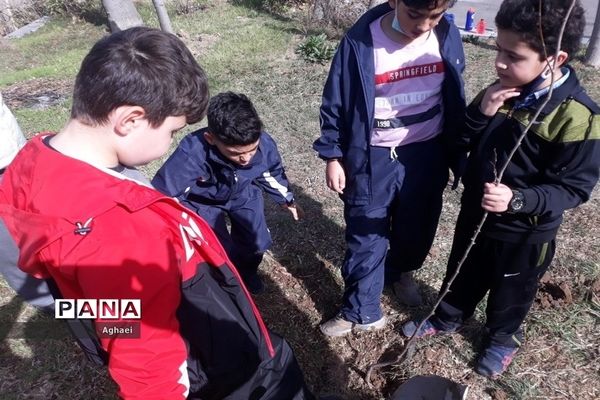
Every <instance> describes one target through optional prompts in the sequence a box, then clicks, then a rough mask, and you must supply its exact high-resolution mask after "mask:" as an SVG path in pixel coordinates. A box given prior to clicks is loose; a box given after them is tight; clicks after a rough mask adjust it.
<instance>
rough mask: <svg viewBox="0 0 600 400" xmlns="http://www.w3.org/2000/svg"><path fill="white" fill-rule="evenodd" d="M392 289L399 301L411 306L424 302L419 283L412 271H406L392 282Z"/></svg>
mask: <svg viewBox="0 0 600 400" xmlns="http://www.w3.org/2000/svg"><path fill="white" fill-rule="evenodd" d="M392 290H393V291H394V295H395V296H396V298H397V299H398V301H399V302H400V303H402V304H404V305H407V306H409V307H416V306H420V305H421V304H423V297H421V293H419V285H417V282H415V280H414V278H413V273H412V272H404V273H402V274H401V275H400V279H399V280H397V281H396V282H394V283H393V284H392Z"/></svg>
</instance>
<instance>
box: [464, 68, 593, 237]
mask: <svg viewBox="0 0 600 400" xmlns="http://www.w3.org/2000/svg"><path fill="white" fill-rule="evenodd" d="M484 93H485V90H483V91H482V92H481V93H480V94H479V95H478V96H477V97H476V98H475V100H473V102H472V103H471V105H469V107H468V109H467V114H466V115H467V121H466V122H467V124H466V125H465V129H464V130H463V132H462V137H461V142H460V145H461V146H465V147H466V148H467V149H468V150H470V151H471V153H470V155H469V160H468V164H467V168H466V171H465V174H464V176H463V183H464V186H465V191H464V192H463V197H462V206H461V217H462V218H469V219H470V220H472V221H475V220H477V221H479V220H480V219H481V216H482V215H483V209H482V208H481V198H482V196H483V184H484V183H485V182H493V181H494V179H495V172H494V164H495V165H496V168H495V169H496V170H497V169H499V168H500V166H501V165H503V164H504V163H505V162H506V159H507V158H508V156H509V154H510V151H511V150H512V148H513V147H514V146H515V143H517V140H518V139H519V137H520V136H521V135H522V132H523V131H524V129H525V127H526V126H527V125H528V124H529V122H530V121H531V118H532V116H533V115H534V114H535V112H536V110H537V109H538V108H539V107H540V106H541V103H543V101H544V100H545V98H546V97H547V96H543V97H541V98H540V99H538V100H537V101H536V102H534V103H532V104H530V105H528V106H526V107H523V108H518V109H516V108H515V107H514V102H507V103H506V104H504V105H503V106H502V107H501V108H500V109H499V110H498V112H497V113H496V115H495V116H494V117H492V118H489V117H486V116H485V115H483V114H482V113H481V111H479V104H480V102H481V99H482V97H483V94H484ZM538 121H539V122H538V123H536V124H533V125H532V127H531V129H530V131H529V132H528V133H527V135H526V136H525V138H524V139H523V141H522V142H521V144H520V146H519V148H518V150H517V152H516V153H515V154H514V156H513V158H512V159H511V161H510V163H509V164H508V167H507V169H506V171H505V173H504V176H503V178H502V183H504V184H505V185H506V186H508V187H510V188H511V189H513V190H514V189H517V190H519V191H520V192H522V193H523V195H524V197H525V205H524V207H523V208H522V209H521V210H520V211H519V212H518V213H514V214H511V213H500V214H494V213H492V214H489V216H488V218H487V220H486V224H485V225H484V227H483V230H482V233H483V234H484V235H486V236H489V237H492V238H496V239H500V240H505V241H508V242H513V243H520V242H528V243H544V242H548V241H550V240H552V239H554V237H555V236H556V232H557V230H558V227H559V226H560V223H561V222H562V216H563V212H564V211H565V210H567V209H570V208H575V207H576V206H578V205H579V204H581V203H583V202H585V201H587V200H588V199H589V198H590V195H591V193H592V190H593V189H594V186H595V185H596V183H597V182H598V176H599V173H600V108H599V107H598V105H596V103H594V102H593V101H592V100H591V99H590V98H589V97H588V95H587V94H586V93H585V91H584V89H583V87H581V85H580V84H579V81H578V80H577V77H576V75H575V71H574V70H573V69H571V70H570V75H569V78H568V79H567V80H566V81H565V82H564V83H563V84H562V85H560V86H559V87H557V88H555V89H554V91H553V93H552V98H551V100H550V101H549V102H548V104H547V105H546V106H545V107H544V109H543V110H542V112H541V113H540V116H539V117H538ZM494 160H496V162H495V163H494Z"/></svg>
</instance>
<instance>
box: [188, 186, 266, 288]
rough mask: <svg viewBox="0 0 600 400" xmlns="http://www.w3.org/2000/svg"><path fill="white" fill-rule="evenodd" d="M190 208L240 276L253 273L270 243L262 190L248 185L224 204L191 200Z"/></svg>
mask: <svg viewBox="0 0 600 400" xmlns="http://www.w3.org/2000/svg"><path fill="white" fill-rule="evenodd" d="M193 209H195V210H197V212H198V214H199V215H200V216H201V217H202V218H204V220H206V222H207V223H208V224H209V225H210V226H211V227H212V228H213V231H214V232H215V234H216V235H217V237H218V238H219V241H220V242H221V244H222V245H223V248H225V251H226V252H227V255H228V256H229V258H230V259H231V261H232V262H233V265H235V266H236V268H237V269H238V271H239V272H240V274H241V275H242V277H244V278H246V277H248V276H251V275H253V274H256V271H257V270H258V266H259V264H260V262H261V261H262V258H263V254H264V252H265V251H267V250H268V249H269V248H270V247H271V244H272V239H271V233H270V232H269V229H268V228H267V221H266V219H265V211H264V200H263V194H262V191H261V190H260V189H259V188H258V187H256V186H254V185H248V186H247V187H246V188H245V189H244V191H243V192H241V193H238V194H236V196H235V197H233V198H231V199H230V200H229V201H227V203H225V204H200V203H194V204H193ZM227 219H229V222H230V224H231V231H230V230H229V229H227Z"/></svg>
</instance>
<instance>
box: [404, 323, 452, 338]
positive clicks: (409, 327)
mask: <svg viewBox="0 0 600 400" xmlns="http://www.w3.org/2000/svg"><path fill="white" fill-rule="evenodd" d="M419 324H420V322H418V321H408V322H407V323H405V324H404V325H402V334H403V335H404V336H406V337H412V336H413V334H414V335H415V336H416V337H417V338H424V337H428V336H435V335H437V334H439V333H450V332H453V331H444V330H441V329H438V328H436V327H435V326H433V324H432V323H431V322H430V321H429V320H426V321H425V323H424V324H423V326H422V327H421V329H419V332H417V333H416V334H415V331H416V330H417V327H418V326H419Z"/></svg>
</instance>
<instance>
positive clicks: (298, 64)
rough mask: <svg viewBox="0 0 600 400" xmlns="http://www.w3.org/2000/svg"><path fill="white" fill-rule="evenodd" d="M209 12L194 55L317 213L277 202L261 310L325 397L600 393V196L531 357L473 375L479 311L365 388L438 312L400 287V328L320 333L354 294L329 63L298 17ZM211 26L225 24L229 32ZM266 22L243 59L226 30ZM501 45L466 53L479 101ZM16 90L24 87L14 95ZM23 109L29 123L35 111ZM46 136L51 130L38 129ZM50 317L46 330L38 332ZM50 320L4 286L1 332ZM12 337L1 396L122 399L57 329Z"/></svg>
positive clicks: (597, 84) (434, 261) (535, 335)
mask: <svg viewBox="0 0 600 400" xmlns="http://www.w3.org/2000/svg"><path fill="white" fill-rule="evenodd" d="M203 13H205V14H202V15H200V16H196V17H195V18H198V21H201V22H202V23H201V22H197V21H196V20H189V19H188V20H186V21H185V22H184V21H181V22H180V24H181V26H185V35H184V39H185V40H186V41H188V42H191V41H195V42H194V43H191V44H192V46H191V47H192V48H193V50H194V51H195V52H196V54H198V56H199V59H200V62H201V63H202V64H203V65H205V67H206V68H207V72H208V74H209V76H210V77H211V90H212V92H213V93H216V92H218V91H222V90H235V91H242V92H245V93H247V94H248V95H249V96H250V97H251V98H252V100H253V101H254V103H255V105H256V107H257V109H258V111H259V113H260V114H261V116H262V118H263V120H264V122H265V125H266V127H267V130H268V131H269V132H271V133H272V135H273V136H274V137H275V138H276V140H277V141H278V145H279V148H280V151H281V153H282V155H283V158H284V161H285V164H286V166H287V172H288V176H289V178H290V180H291V181H292V182H293V185H294V190H295V193H296V195H297V198H298V202H299V203H300V204H301V205H302V206H303V207H304V209H305V210H306V212H307V218H306V219H305V220H304V221H301V222H300V223H293V221H291V219H289V216H288V215H287V214H285V213H283V212H281V211H280V210H279V209H278V208H276V207H275V206H274V205H272V204H270V203H269V201H267V217H268V220H269V226H270V227H271V231H272V234H273V237H274V242H275V244H274V246H273V248H272V250H271V251H270V252H269V253H268V255H267V257H266V258H265V262H264V263H263V266H262V267H261V271H262V276H263V277H264V279H265V281H266V283H267V292H266V293H265V294H263V295H261V296H258V297H257V299H256V301H257V303H258V304H259V307H260V309H261V311H262V313H263V315H264V317H265V319H266V320H267V322H268V324H269V326H270V327H271V328H272V329H273V330H275V331H277V332H279V333H281V334H283V335H284V336H285V337H286V338H288V339H289V341H290V342H291V343H292V345H293V347H294V349H295V351H296V354H297V356H298V358H299V361H300V364H301V366H302V368H303V370H304V372H305V375H306V378H307V381H308V383H309V385H310V386H311V387H312V388H313V389H314V391H315V392H317V393H337V394H340V395H343V396H344V397H345V398H347V399H351V400H353V399H356V400H358V399H364V400H375V399H382V398H384V397H385V396H386V395H387V394H388V393H389V392H391V391H393V390H394V389H396V388H397V387H398V386H399V385H400V384H401V383H402V382H403V381H404V380H405V379H407V378H408V377H410V376H413V375H417V374H439V375H442V376H445V377H448V378H451V379H454V380H456V381H459V382H461V383H464V384H467V385H469V386H470V387H471V389H470V393H471V395H470V396H469V398H470V399H496V400H500V399H590V400H591V399H598V398H600V382H599V380H598V379H597V378H598V376H599V375H600V371H599V366H600V363H599V357H600V352H599V350H598V349H599V348H600V336H599V334H598V329H597V328H598V323H599V322H600V283H599V282H600V254H599V251H598V249H600V233H599V232H600V228H599V227H600V217H599V216H598V213H597V211H596V210H597V209H598V205H599V204H598V203H599V202H600V198H599V196H598V191H596V192H595V194H594V196H593V198H592V200H591V201H590V202H589V203H588V204H586V205H584V206H582V207H580V208H578V209H577V210H575V211H572V212H569V213H568V215H567V217H566V220H565V223H564V224H563V227H562V228H561V231H560V234H559V238H558V250H557V255H556V260H555V262H554V266H553V268H552V269H551V270H550V272H549V274H548V275H549V279H548V285H549V286H548V287H549V288H555V287H558V288H559V289H560V290H551V291H549V292H548V293H545V294H543V295H542V296H540V298H539V303H537V304H536V305H535V306H534V308H533V310H532V312H531V313H530V317H529V319H528V322H527V344H526V346H525V348H524V351H523V352H522V353H521V354H520V355H519V356H518V357H517V358H516V361H515V363H514V365H513V366H512V367H511V368H510V369H509V371H508V372H507V373H506V374H505V376H503V377H502V379H500V380H498V381H495V382H494V381H489V380H487V379H485V378H482V377H480V376H478V375H477V374H475V373H474V372H473V370H472V367H473V361H474V359H475V357H476V353H477V351H478V350H479V346H480V345H481V341H480V338H481V336H482V334H481V333H482V331H481V330H482V323H481V314H480V313H479V314H477V315H476V318H475V319H473V320H472V321H470V322H469V323H468V324H467V326H466V328H465V329H464V330H463V331H462V332H461V333H460V334H457V335H452V336H445V337H440V338H434V339H431V340H424V341H422V342H420V343H418V345H417V348H416V350H415V352H414V353H413V354H412V357H411V358H410V359H409V360H408V361H407V362H405V363H403V364H402V365H400V366H399V367H398V368H395V369H386V370H384V371H381V373H379V374H377V375H376V377H375V381H374V383H375V386H376V388H375V390H371V389H369V388H368V387H367V385H366V383H365V381H364V375H365V372H366V370H367V368H368V367H369V365H371V364H372V363H375V362H377V361H378V360H379V358H380V357H381V356H382V355H383V354H384V352H386V353H387V354H388V355H389V354H392V353H393V352H394V351H397V350H398V349H400V348H401V346H402V345H403V344H404V339H403V338H402V337H401V336H400V335H399V333H398V327H399V326H400V324H401V323H402V322H404V321H405V320H406V319H408V318H410V317H414V316H419V315H423V314H425V313H426V312H427V311H428V309H427V307H422V308H419V309H407V308H405V307H402V306H400V305H399V304H398V303H397V302H396V301H395V300H394V298H393V296H391V293H388V292H387V291H386V292H385V293H384V296H383V298H382V301H383V304H384V310H385V312H386V313H387V314H388V315H389V316H390V321H391V323H390V324H389V326H388V327H387V328H386V329H384V330H382V331H379V332H374V333H369V332H366V333H361V334H353V335H350V336H348V337H346V338H337V339H330V338H326V337H324V336H323V335H322V334H321V333H320V332H319V330H318V324H319V323H320V322H322V321H323V320H324V319H326V318H329V317H331V316H332V315H333V314H334V313H335V312H336V310H337V309H338V307H339V301H340V298H341V294H342V288H343V281H342V279H341V276H340V273H339V266H340V264H341V260H342V257H343V253H344V241H343V229H344V227H343V220H342V203H341V201H340V200H339V198H337V196H336V195H335V194H333V193H332V192H331V191H329V190H328V189H327V188H326V186H325V182H324V164H323V162H322V161H321V160H319V159H318V158H317V157H316V156H315V154H314V152H313V151H312V149H311V143H312V141H313V140H314V139H315V138H316V137H317V136H318V135H319V126H318V107H319V104H320V95H321V90H322V86H323V82H324V80H325V78H326V75H327V70H328V67H327V66H321V65H309V64H305V63H303V62H302V61H301V60H300V59H299V58H298V57H297V55H295V54H294V49H295V48H296V45H297V44H298V43H299V42H300V41H301V40H302V39H303V38H302V37H301V35H300V32H302V29H301V27H300V26H298V25H295V22H294V21H285V20H282V19H274V18H271V17H270V16H266V15H263V14H260V13H257V12H256V11H254V10H250V11H247V12H246V11H240V9H239V8H232V6H231V5H229V4H225V3H223V2H220V3H219V4H218V5H214V6H213V7H212V8H211V9H209V10H205V11H203ZM240 14H241V17H240ZM187 18H194V17H193V16H191V17H190V16H188V17H187ZM202 18H206V19H209V20H211V21H213V20H214V21H216V22H215V24H218V29H216V28H215V29H216V30H218V31H219V32H215V29H212V28H211V26H210V24H209V23H207V22H206V19H202ZM253 24H261V26H263V27H265V28H264V29H263V30H261V31H252V35H250V34H248V35H247V36H248V38H247V40H246V41H248V42H250V41H251V42H252V43H246V42H245V41H244V39H245V38H244V37H243V36H242V37H239V36H240V35H237V36H238V37H237V38H235V40H236V41H235V42H233V43H234V44H232V45H230V46H239V43H240V42H242V43H244V44H243V46H246V47H244V51H247V50H246V49H250V48H252V45H253V43H254V44H260V43H262V41H265V40H266V41H268V42H270V43H274V44H276V45H273V46H271V47H268V46H267V47H266V48H263V47H261V48H260V49H258V50H255V51H254V52H253V53H248V54H247V57H245V58H239V57H238V56H237V53H235V51H237V50H238V49H237V48H236V49H227V47H228V43H229V42H228V41H229V40H230V39H231V37H232V36H234V35H231V32H229V31H226V29H230V28H227V27H228V26H229V27H232V26H233V27H239V26H241V25H243V26H244V27H248V29H250V28H249V27H251V25H253ZM231 29H233V28H231ZM244 32H246V31H244ZM201 38H205V39H201ZM202 40H205V42H204V43H201V41H202ZM199 41H200V42H199ZM280 45H281V47H280ZM255 47H256V46H255ZM490 47H491V44H490V43H487V42H480V43H477V44H472V43H467V44H465V49H466V53H467V55H468V62H467V66H468V67H467V68H468V69H467V73H466V74H465V76H466V77H467V93H468V97H469V98H472V97H473V96H474V94H475V93H476V91H477V90H478V89H479V88H482V87H483V86H485V85H486V84H488V83H490V82H491V81H492V80H493V79H494V77H493V69H492V60H493V56H494V53H493V51H492V50H491V49H490ZM224 49H225V50H224ZM0 51H1V49H0ZM230 52H231V54H232V55H230ZM232 60H236V61H235V62H233V61H232ZM575 66H576V68H577V69H578V70H579V71H580V76H581V77H582V80H583V82H584V84H585V85H586V86H587V87H588V88H589V90H590V94H591V96H592V98H594V99H596V100H599V99H600V77H599V74H598V73H597V70H593V69H590V68H584V67H583V66H581V65H580V64H578V63H576V64H575ZM239 71H243V73H240V72H239ZM56 82H57V86H58V87H57V92H59V93H63V92H61V89H64V87H65V86H64V82H63V81H61V80H59V81H56ZM16 85H17V86H18V85H19V84H16ZM2 90H3V91H4V90H8V91H10V92H11V93H18V92H19V91H18V90H17V89H16V88H15V87H13V86H10V87H6V88H3V89H2ZM18 100H19V99H14V101H15V102H16V101H18ZM15 104H16V103H15ZM23 104H25V103H23ZM16 107H21V106H19V105H17V106H16ZM23 107H26V106H23ZM16 111H17V112H18V115H23V116H26V115H28V114H27V113H26V112H25V110H24V109H20V108H18V109H17V110H16ZM42 120H43V119H42ZM35 128H38V129H43V128H44V127H43V126H40V127H36V126H32V127H31V129H35ZM158 164H159V162H157V163H154V164H152V165H150V166H148V167H147V168H146V169H145V172H146V173H147V174H149V175H151V174H152V173H153V171H155V170H156V168H157V166H158ZM459 197H460V192H459V191H454V192H453V191H450V190H448V191H447V192H446V193H445V203H444V210H443V215H442V219H441V221H440V227H439V229H438V234H437V237H436V241H435V243H434V246H433V248H432V250H431V253H430V257H428V259H427V261H426V264H425V266H424V268H422V269H421V270H420V271H419V273H418V275H417V279H418V281H419V282H420V284H421V288H422V290H423V292H424V293H425V296H426V299H427V302H428V303H429V304H431V303H433V301H434V298H435V296H436V293H437V290H438V288H439V285H440V282H441V279H442V277H443V271H444V269H445V262H446V258H447V256H448V252H449V249H450V244H451V237H452V232H453V226H454V221H455V218H456V215H457V212H458V200H459ZM552 285H553V286H552ZM566 292H568V293H569V295H570V297H569V296H568V295H567V294H566ZM544 299H545V301H544ZM40 319H41V321H42V323H40V322H38V323H37V324H36V323H35V322H36V321H39V320H40ZM19 321H22V322H19ZM44 323H52V321H51V318H49V317H44V316H39V315H36V312H35V311H34V310H33V309H31V307H29V306H26V305H24V304H22V303H21V302H19V301H18V300H17V299H15V298H14V297H13V293H12V292H11V290H10V289H9V288H8V287H6V285H5V284H4V283H3V282H2V281H0V326H5V327H9V328H10V329H29V331H30V332H31V331H32V330H36V329H38V330H39V329H41V328H40V326H44ZM8 332H10V330H9V329H0V339H2V338H4V340H2V341H1V342H0V376H2V379H1V380H0V398H2V399H42V398H44V399H50V398H66V399H84V398H94V399H96V398H107V399H108V398H114V386H113V385H112V383H111V382H110V380H109V379H108V378H107V376H106V372H105V371H104V370H103V369H97V368H95V367H92V366H90V365H89V364H88V363H86V362H84V360H83V359H82V356H81V354H80V353H79V351H78V350H77V349H76V348H75V347H74V345H73V343H72V342H71V341H70V340H69V339H68V336H67V335H66V333H65V332H64V331H61V328H54V331H52V334H53V335H57V336H58V337H61V338H62V339H44V340H39V339H32V338H30V334H28V335H27V339H23V338H8V337H6V336H7V335H9V333H8ZM13 336H15V335H13ZM16 336H19V335H16ZM21 337H22V336H21ZM548 377H552V379H548Z"/></svg>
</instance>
